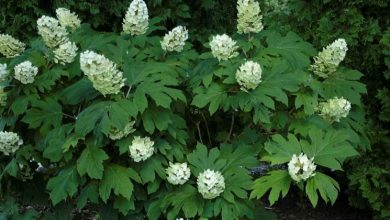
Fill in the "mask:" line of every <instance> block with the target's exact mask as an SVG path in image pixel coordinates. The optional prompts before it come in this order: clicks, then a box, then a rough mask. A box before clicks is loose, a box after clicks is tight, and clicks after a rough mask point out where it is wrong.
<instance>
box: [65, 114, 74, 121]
mask: <svg viewBox="0 0 390 220" xmlns="http://www.w3.org/2000/svg"><path fill="white" fill-rule="evenodd" d="M62 114H63V115H64V116H67V117H69V118H73V119H74V120H76V117H75V116H72V115H69V114H66V113H62Z"/></svg>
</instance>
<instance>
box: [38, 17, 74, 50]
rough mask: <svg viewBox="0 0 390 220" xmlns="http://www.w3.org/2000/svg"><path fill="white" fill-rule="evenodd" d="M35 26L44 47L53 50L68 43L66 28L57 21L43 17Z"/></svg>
mask: <svg viewBox="0 0 390 220" xmlns="http://www.w3.org/2000/svg"><path fill="white" fill-rule="evenodd" d="M37 25H38V33H39V35H41V37H42V38H43V41H44V42H45V44H46V46H48V47H50V48H54V47H57V46H59V45H61V44H63V43H65V42H67V41H68V32H67V31H66V28H65V27H63V26H61V25H60V23H59V22H58V20H57V19H55V18H52V17H49V16H45V15H44V16H42V17H40V18H39V19H38V21H37Z"/></svg>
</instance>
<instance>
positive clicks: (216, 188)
mask: <svg viewBox="0 0 390 220" xmlns="http://www.w3.org/2000/svg"><path fill="white" fill-rule="evenodd" d="M197 184H198V191H199V193H200V194H202V196H203V198H205V199H214V198H216V197H217V196H219V195H220V194H221V193H222V192H223V191H224V190H225V178H224V177H223V176H222V174H221V172H219V171H214V170H210V169H207V170H205V171H203V172H202V173H200V174H199V176H198V180H197Z"/></svg>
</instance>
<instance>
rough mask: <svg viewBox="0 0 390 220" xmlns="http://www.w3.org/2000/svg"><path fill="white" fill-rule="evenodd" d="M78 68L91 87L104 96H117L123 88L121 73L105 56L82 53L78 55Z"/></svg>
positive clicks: (90, 52) (89, 52)
mask: <svg viewBox="0 0 390 220" xmlns="http://www.w3.org/2000/svg"><path fill="white" fill-rule="evenodd" d="M80 67H81V70H82V71H83V72H84V74H85V75H87V76H88V79H89V80H91V81H92V83H93V87H94V88H95V89H96V90H98V91H99V92H101V93H102V94H103V95H104V96H105V95H107V94H118V93H119V92H120V89H121V88H122V87H123V86H124V81H125V79H123V73H122V72H121V71H119V70H118V68H117V66H116V64H115V63H113V62H112V61H110V60H109V59H107V58H106V57H105V56H103V55H100V54H97V53H95V52H93V51H89V50H87V51H84V52H83V53H81V55H80Z"/></svg>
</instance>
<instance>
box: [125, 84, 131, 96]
mask: <svg viewBox="0 0 390 220" xmlns="http://www.w3.org/2000/svg"><path fill="white" fill-rule="evenodd" d="M131 87H132V86H129V89H128V90H127V93H126V98H127V97H129V94H130V91H131Z"/></svg>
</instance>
